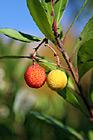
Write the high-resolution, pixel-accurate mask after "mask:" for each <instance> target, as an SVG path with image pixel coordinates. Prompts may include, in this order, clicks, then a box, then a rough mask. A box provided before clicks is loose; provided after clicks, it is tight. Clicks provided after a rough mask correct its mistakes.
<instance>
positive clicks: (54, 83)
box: [47, 70, 67, 91]
mask: <svg viewBox="0 0 93 140" xmlns="http://www.w3.org/2000/svg"><path fill="white" fill-rule="evenodd" d="M47 84H48V86H49V88H51V89H52V90H54V91H58V90H62V89H63V88H64V87H65V86H66V84H67V76H66V74H65V73H64V72H63V71H61V70H52V71H51V72H50V73H49V74H48V77H47Z"/></svg>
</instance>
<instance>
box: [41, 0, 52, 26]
mask: <svg viewBox="0 0 93 140" xmlns="http://www.w3.org/2000/svg"><path fill="white" fill-rule="evenodd" d="M41 1H42V4H43V6H44V8H45V11H46V14H47V18H48V21H49V23H50V25H51V27H52V24H53V17H52V16H51V13H52V11H53V6H52V3H51V1H49V2H47V1H46V0H41Z"/></svg>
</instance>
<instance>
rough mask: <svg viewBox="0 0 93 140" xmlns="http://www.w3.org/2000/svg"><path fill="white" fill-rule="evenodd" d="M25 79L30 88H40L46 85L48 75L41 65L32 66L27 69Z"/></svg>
mask: <svg viewBox="0 0 93 140" xmlns="http://www.w3.org/2000/svg"><path fill="white" fill-rule="evenodd" d="M24 78H25V81H26V83H27V85H28V86H29V87H32V88H40V87H41V86H42V85H43V84H44V83H45V80H46V73H45V70H44V69H43V68H42V67H40V66H39V65H31V66H29V67H28V68H27V70H26V72H25V75H24Z"/></svg>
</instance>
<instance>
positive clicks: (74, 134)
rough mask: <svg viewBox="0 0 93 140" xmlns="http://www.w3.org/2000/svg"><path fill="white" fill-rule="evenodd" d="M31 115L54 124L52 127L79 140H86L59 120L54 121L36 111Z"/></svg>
mask: <svg viewBox="0 0 93 140" xmlns="http://www.w3.org/2000/svg"><path fill="white" fill-rule="evenodd" d="M31 114H32V115H34V116H35V117H37V118H39V119H41V120H44V121H46V122H47V123H49V124H52V125H55V126H57V127H59V128H61V129H62V130H64V131H66V132H67V133H68V134H70V135H73V136H74V137H75V138H77V139H79V140H84V138H83V137H82V135H81V134H80V133H78V132H77V131H75V130H74V129H73V128H71V127H69V126H66V125H64V124H63V123H62V122H60V121H59V120H57V119H54V118H53V117H50V116H46V115H43V114H41V113H39V112H34V111H31Z"/></svg>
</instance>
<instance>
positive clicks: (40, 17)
mask: <svg viewBox="0 0 93 140" xmlns="http://www.w3.org/2000/svg"><path fill="white" fill-rule="evenodd" d="M27 6H28V9H29V11H30V14H31V16H32V17H33V20H34V21H35V23H36V24H37V26H38V27H39V29H40V30H41V32H42V33H43V34H44V35H45V36H46V37H48V39H50V40H51V41H52V42H56V41H55V38H54V34H53V32H52V26H51V25H50V23H49V20H48V17H47V14H46V12H45V9H44V7H43V5H42V3H41V2H40V0H27Z"/></svg>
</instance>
